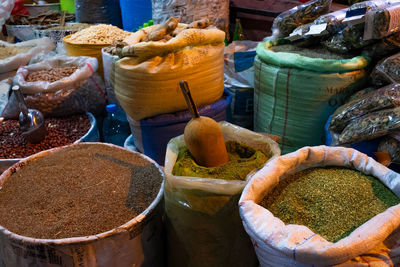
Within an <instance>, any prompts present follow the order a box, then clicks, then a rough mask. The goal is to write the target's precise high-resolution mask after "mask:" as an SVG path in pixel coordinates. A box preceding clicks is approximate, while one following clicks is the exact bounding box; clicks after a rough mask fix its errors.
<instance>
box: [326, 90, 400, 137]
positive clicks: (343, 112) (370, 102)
mask: <svg viewBox="0 0 400 267" xmlns="http://www.w3.org/2000/svg"><path fill="white" fill-rule="evenodd" d="M398 106H400V84H391V85H388V86H385V87H383V88H380V89H377V90H374V91H372V92H369V93H367V94H364V95H362V96H361V97H360V98H358V99H353V100H352V101H350V102H347V103H346V104H344V105H342V106H340V107H339V108H338V109H336V111H335V112H334V113H333V115H332V119H331V122H330V124H329V129H330V130H332V131H334V132H338V133H340V132H341V131H342V130H343V129H344V128H345V127H346V125H348V124H349V123H350V122H351V121H353V120H354V119H356V118H359V117H361V116H364V115H365V114H368V113H371V112H374V111H377V110H382V109H390V108H394V107H398Z"/></svg>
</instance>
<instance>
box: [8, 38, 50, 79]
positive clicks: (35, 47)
mask: <svg viewBox="0 0 400 267" xmlns="http://www.w3.org/2000/svg"><path fill="white" fill-rule="evenodd" d="M54 49H55V46H54V44H53V42H52V41H51V40H50V39H49V38H41V39H35V40H30V41H26V42H20V43H16V44H10V43H7V42H3V41H0V80H3V79H5V78H8V77H11V76H14V74H15V73H14V71H16V70H17V69H18V68H19V67H20V66H25V65H26V64H28V63H29V61H30V60H31V58H32V57H33V56H34V55H36V54H38V53H40V52H45V51H51V50H54Z"/></svg>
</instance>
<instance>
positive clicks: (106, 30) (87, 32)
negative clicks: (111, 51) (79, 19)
mask: <svg viewBox="0 0 400 267" xmlns="http://www.w3.org/2000/svg"><path fill="white" fill-rule="evenodd" d="M130 34H131V33H130V32H126V31H123V30H121V29H119V28H118V27H115V26H112V25H106V24H100V25H95V26H91V27H89V28H86V29H83V30H81V31H79V32H77V33H74V34H73V35H71V36H70V38H69V39H68V41H69V42H71V43H73V44H114V43H115V42H117V41H122V40H123V39H125V38H126V37H127V36H129V35H130Z"/></svg>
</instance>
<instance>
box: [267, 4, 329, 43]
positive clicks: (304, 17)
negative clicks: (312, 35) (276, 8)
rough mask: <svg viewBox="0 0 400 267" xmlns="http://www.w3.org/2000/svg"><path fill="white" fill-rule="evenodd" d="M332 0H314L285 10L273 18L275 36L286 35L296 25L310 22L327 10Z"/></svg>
mask: <svg viewBox="0 0 400 267" xmlns="http://www.w3.org/2000/svg"><path fill="white" fill-rule="evenodd" d="M331 3H332V0H315V1H310V2H309V3H306V4H303V5H299V6H297V7H294V8H292V9H290V10H287V11H285V12H283V13H281V14H279V16H278V17H276V18H275V20H274V24H273V26H272V30H273V33H274V35H275V36H277V37H286V36H289V34H290V33H292V32H293V30H294V29H296V28H297V27H298V26H300V25H303V24H307V23H311V22H313V21H314V20H315V19H316V18H318V17H319V16H321V15H323V14H326V13H328V12H329V9H330V6H331Z"/></svg>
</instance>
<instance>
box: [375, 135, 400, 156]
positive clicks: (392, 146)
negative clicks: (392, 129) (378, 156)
mask: <svg viewBox="0 0 400 267" xmlns="http://www.w3.org/2000/svg"><path fill="white" fill-rule="evenodd" d="M399 140H400V133H399V132H396V133H394V134H390V135H388V136H385V137H383V138H382V140H381V141H380V142H379V145H378V152H387V153H388V154H389V156H390V160H391V162H396V163H400V141H399Z"/></svg>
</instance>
